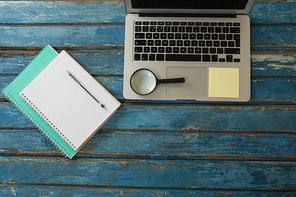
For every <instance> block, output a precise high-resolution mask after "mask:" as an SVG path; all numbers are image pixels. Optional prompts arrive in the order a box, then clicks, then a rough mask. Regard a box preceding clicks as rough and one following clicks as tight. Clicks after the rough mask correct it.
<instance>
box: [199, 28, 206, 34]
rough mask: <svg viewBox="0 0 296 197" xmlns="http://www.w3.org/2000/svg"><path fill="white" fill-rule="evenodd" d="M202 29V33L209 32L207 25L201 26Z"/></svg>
mask: <svg viewBox="0 0 296 197" xmlns="http://www.w3.org/2000/svg"><path fill="white" fill-rule="evenodd" d="M200 31H201V32H202V33H207V31H208V29H207V27H201V28H200Z"/></svg>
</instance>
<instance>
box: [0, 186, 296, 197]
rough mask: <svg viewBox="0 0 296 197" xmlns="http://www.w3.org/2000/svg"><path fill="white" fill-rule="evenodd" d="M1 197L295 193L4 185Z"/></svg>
mask: <svg viewBox="0 0 296 197" xmlns="http://www.w3.org/2000/svg"><path fill="white" fill-rule="evenodd" d="M0 195H1V196H81V195H83V196H104V197H108V196H110V197H117V196H118V197H123V196H131V197H133V196H136V197H138V196H141V197H150V196H151V197H155V196H163V197H167V196H200V197H217V196H221V197H223V196H230V195H231V196H242V197H244V196H246V197H247V196H254V197H257V196H258V197H259V196H260V197H261V196H274V197H277V196H279V197H280V196H281V197H282V196H295V195H296V192H291V191H290V192H288V191H281V192H280V191H275V192H272V191H233V190H223V191H215V190H206V191H203V190H200V191H199V190H194V189H187V190H177V189H170V190H166V189H148V188H147V189H145V188H141V189H137V188H110V187H100V188H98V187H91V186H88V187H86V186H84V187H83V186H80V185H77V186H76V187H73V186H72V187H70V186H64V187H63V186H45V185H44V186H37V185H36V186H34V185H13V184H6V185H2V186H0Z"/></svg>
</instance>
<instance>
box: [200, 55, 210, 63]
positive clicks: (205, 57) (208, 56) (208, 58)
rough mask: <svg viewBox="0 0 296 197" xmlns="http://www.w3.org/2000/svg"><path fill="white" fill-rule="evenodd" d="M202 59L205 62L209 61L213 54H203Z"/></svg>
mask: <svg viewBox="0 0 296 197" xmlns="http://www.w3.org/2000/svg"><path fill="white" fill-rule="evenodd" d="M202 61H203V62H209V61H211V56H210V55H203V56H202Z"/></svg>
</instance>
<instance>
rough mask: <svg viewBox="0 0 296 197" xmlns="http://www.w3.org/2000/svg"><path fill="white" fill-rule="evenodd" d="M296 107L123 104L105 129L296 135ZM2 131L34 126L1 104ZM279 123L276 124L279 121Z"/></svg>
mask: <svg viewBox="0 0 296 197" xmlns="http://www.w3.org/2000/svg"><path fill="white" fill-rule="evenodd" d="M295 109H296V108H295V106H272V107H270V106H244V105H241V106H220V105H211V104H210V105H206V104H204V105H200V104H199V105H194V104H191V105H186V104H178V103H176V104H175V105H167V104H156V105H153V104H150V105H148V104H145V103H143V104H142V105H141V104H139V105H133V104H128V103H127V104H123V106H122V107H121V108H120V109H119V110H118V111H117V112H116V113H115V115H114V116H112V117H111V119H110V120H109V121H108V122H107V123H106V124H105V125H104V126H103V127H102V128H104V129H126V130H139V129H140V130H141V129H146V130H150V129H152V130H154V129H156V130H159V131H162V130H166V131H175V130H183V131H186V130H192V131H199V130H202V131H207V132H213V131H223V132H227V131H246V132H247V131H260V132H262V131H271V132H276V131H283V132H295V130H296V125H295V117H296V110H295ZM0 119H1V120H2V121H1V122H0V127H3V128H26V127H33V125H32V124H31V123H30V122H29V121H28V120H27V119H26V118H25V116H23V115H22V114H21V113H20V112H19V111H18V110H17V109H16V108H15V107H14V106H12V105H11V104H8V103H1V104H0ZM275 120H276V121H275Z"/></svg>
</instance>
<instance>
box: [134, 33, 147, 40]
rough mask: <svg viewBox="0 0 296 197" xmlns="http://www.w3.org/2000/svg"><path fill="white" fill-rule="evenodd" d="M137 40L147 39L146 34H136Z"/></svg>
mask: <svg viewBox="0 0 296 197" xmlns="http://www.w3.org/2000/svg"><path fill="white" fill-rule="evenodd" d="M135 38H140V39H141V38H145V34H144V33H135Z"/></svg>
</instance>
